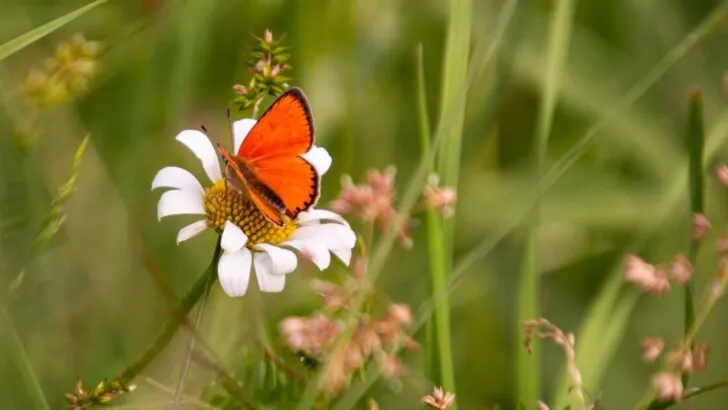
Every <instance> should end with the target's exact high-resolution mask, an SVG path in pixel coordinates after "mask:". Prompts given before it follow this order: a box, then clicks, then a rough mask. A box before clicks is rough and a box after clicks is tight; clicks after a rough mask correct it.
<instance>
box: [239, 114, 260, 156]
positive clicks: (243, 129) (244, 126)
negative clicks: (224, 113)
mask: <svg viewBox="0 0 728 410" xmlns="http://www.w3.org/2000/svg"><path fill="white" fill-rule="evenodd" d="M256 122H257V121H255V120H254V119H251V118H243V119H242V120H238V121H235V122H234V123H233V146H234V147H235V151H234V152H238V150H240V146H241V145H243V141H245V137H247V136H248V133H249V132H250V130H252V129H253V125H255V123H256Z"/></svg>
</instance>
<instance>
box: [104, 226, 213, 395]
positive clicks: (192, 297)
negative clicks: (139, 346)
mask: <svg viewBox="0 0 728 410" xmlns="http://www.w3.org/2000/svg"><path fill="white" fill-rule="evenodd" d="M221 254H222V248H221V247H220V241H219V240H218V242H217V246H216V247H215V252H214V253H213V255H212V262H210V266H208V267H207V269H206V270H205V272H204V273H203V274H202V275H200V277H199V278H198V279H197V281H195V283H194V284H193V285H192V287H191V288H190V289H189V290H188V291H187V293H186V294H185V296H184V297H183V298H182V299H181V300H180V302H179V306H178V309H177V311H175V312H174V314H173V315H172V316H171V317H170V318H169V319H167V321H166V322H165V323H164V325H162V328H161V330H160V331H159V334H158V335H157V337H156V338H155V339H154V341H153V342H152V344H150V345H149V347H147V349H146V350H145V351H144V352H143V353H142V354H141V355H140V356H139V358H137V359H136V360H135V361H134V362H132V363H131V364H130V365H128V366H127V367H126V368H125V369H124V370H122V371H121V373H119V376H118V379H120V380H123V381H127V382H128V381H131V380H132V379H134V378H135V377H136V376H138V375H139V373H141V372H142V371H143V370H144V369H145V368H146V367H147V366H148V365H149V364H150V363H151V362H152V361H153V360H154V359H155V358H156V357H157V356H158V355H159V354H160V353H161V352H162V350H164V348H165V347H167V345H168V344H169V342H170V341H171V340H172V337H173V336H174V335H175V334H176V333H177V330H179V327H180V325H182V323H184V322H185V320H186V318H187V314H188V313H189V312H190V310H192V308H193V307H194V306H195V305H196V304H197V302H198V301H199V300H200V298H201V297H202V295H203V294H205V291H206V289H208V288H209V286H208V284H211V283H212V282H214V281H215V280H216V279H217V275H216V274H215V268H216V267H217V262H218V261H219V260H220V255H221Z"/></svg>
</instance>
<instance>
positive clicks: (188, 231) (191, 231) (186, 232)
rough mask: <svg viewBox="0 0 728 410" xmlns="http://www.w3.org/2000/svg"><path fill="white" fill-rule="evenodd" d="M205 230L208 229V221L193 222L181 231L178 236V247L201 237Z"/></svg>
mask: <svg viewBox="0 0 728 410" xmlns="http://www.w3.org/2000/svg"><path fill="white" fill-rule="evenodd" d="M205 229H207V221H205V220H202V221H197V222H193V223H191V224H189V225H187V226H185V227H184V228H182V229H180V230H179V233H178V234H177V245H179V244H180V243H182V242H184V241H186V240H188V239H190V238H193V237H195V236H197V235H199V234H200V232H202V231H204V230H205Z"/></svg>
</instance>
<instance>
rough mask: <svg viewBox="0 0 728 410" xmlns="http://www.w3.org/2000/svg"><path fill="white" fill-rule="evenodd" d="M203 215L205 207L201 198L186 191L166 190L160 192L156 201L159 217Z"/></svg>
mask: <svg viewBox="0 0 728 410" xmlns="http://www.w3.org/2000/svg"><path fill="white" fill-rule="evenodd" d="M188 214H193V215H204V214H205V208H204V205H203V204H202V198H201V197H198V196H195V195H193V194H191V193H189V192H186V191H179V190H176V189H175V190H173V191H167V192H165V193H163V194H162V197H161V198H159V202H158V203H157V217H158V218H159V219H162V218H164V217H165V216H170V215H188Z"/></svg>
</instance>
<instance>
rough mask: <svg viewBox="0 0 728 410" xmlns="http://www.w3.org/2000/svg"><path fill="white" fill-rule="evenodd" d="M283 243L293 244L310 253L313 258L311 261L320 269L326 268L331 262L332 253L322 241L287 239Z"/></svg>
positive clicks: (285, 244) (294, 246)
mask: <svg viewBox="0 0 728 410" xmlns="http://www.w3.org/2000/svg"><path fill="white" fill-rule="evenodd" d="M281 245H284V246H291V247H293V248H296V249H298V250H299V251H300V252H302V253H306V254H308V256H309V257H310V258H311V262H313V264H314V265H316V267H318V268H319V270H324V269H326V268H328V267H329V265H330V264H331V254H330V253H329V249H328V248H327V247H326V246H325V245H324V244H322V243H318V242H315V241H287V242H283V243H282V244H281Z"/></svg>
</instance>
